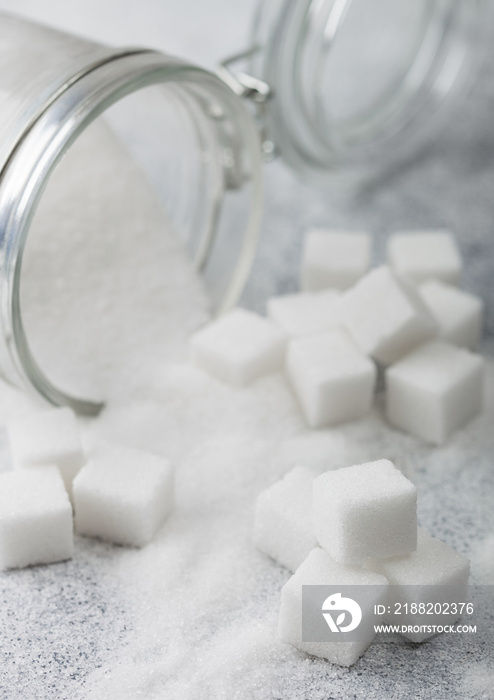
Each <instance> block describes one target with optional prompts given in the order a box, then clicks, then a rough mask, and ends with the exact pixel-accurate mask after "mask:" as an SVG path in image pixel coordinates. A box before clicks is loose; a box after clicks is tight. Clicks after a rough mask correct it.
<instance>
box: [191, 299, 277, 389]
mask: <svg viewBox="0 0 494 700" xmlns="http://www.w3.org/2000/svg"><path fill="white" fill-rule="evenodd" d="M285 346H286V336H285V334H284V333H283V332H282V331H281V330H280V329H279V328H277V327H276V326H275V325H274V324H273V323H271V322H270V321H268V320H266V319H264V318H261V316H258V315H257V314H255V313H252V312H251V311H246V310H245V309H234V310H233V311H230V312H229V313H227V314H225V315H224V316H222V317H221V318H219V319H218V320H216V321H213V323H210V324H209V325H208V326H206V327H205V328H203V329H201V330H199V331H198V332H197V333H195V334H194V335H193V336H192V338H191V340H190V351H191V359H192V361H193V362H194V363H195V364H196V365H197V366H198V367H201V369H203V370H205V371H206V372H208V373H209V374H211V375H213V376H214V377H216V378H217V379H220V380H222V381H224V382H227V383H229V384H232V385H233V386H245V385H246V384H249V383H250V382H252V381H254V380H255V379H258V378H259V377H261V376H263V375H265V374H270V373H271V372H277V371H280V370H281V369H282V366H283V360H284V355H285Z"/></svg>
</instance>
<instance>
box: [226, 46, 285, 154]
mask: <svg viewBox="0 0 494 700" xmlns="http://www.w3.org/2000/svg"><path fill="white" fill-rule="evenodd" d="M259 48H260V47H259V46H252V47H251V48H250V49H247V50H245V51H241V52H240V53H236V54H233V55H232V56H228V57H227V58H225V59H224V60H223V61H221V63H220V64H219V66H218V68H217V69H216V75H217V76H218V77H219V78H220V79H221V80H222V81H223V82H224V83H226V84H227V85H228V87H229V88H230V89H231V90H232V91H233V92H234V93H235V94H236V95H238V97H242V98H245V99H247V100H249V102H250V103H251V104H252V105H253V107H254V116H255V119H256V122H257V124H258V126H259V134H260V137H261V148H262V153H263V156H264V160H265V161H270V160H272V159H273V158H274V157H275V155H276V148H275V145H274V143H273V141H272V140H271V138H270V135H269V131H268V125H267V111H268V103H269V100H270V99H271V98H272V97H273V91H272V89H271V87H270V85H268V83H266V82H265V81H264V80H261V79H260V78H255V77H254V76H252V75H249V73H245V72H244V71H234V70H232V66H234V65H235V64H237V63H240V62H242V61H245V60H246V59H248V58H250V57H251V56H253V55H254V54H255V53H257V52H258V51H259Z"/></svg>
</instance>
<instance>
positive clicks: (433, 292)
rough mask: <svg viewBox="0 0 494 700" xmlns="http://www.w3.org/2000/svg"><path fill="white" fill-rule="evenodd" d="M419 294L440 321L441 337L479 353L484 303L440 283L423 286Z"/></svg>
mask: <svg viewBox="0 0 494 700" xmlns="http://www.w3.org/2000/svg"><path fill="white" fill-rule="evenodd" d="M419 292H420V296H421V297H422V300H423V302H424V304H425V305H426V306H427V308H428V309H429V311H430V312H431V314H432V316H433V317H434V319H435V320H436V323H437V325H438V329H439V333H438V335H439V337H440V338H442V339H443V340H446V341H447V342H449V343H453V344H454V345H459V346H460V347H464V348H469V349H470V350H476V349H477V347H478V345H479V342H480V335H481V331H482V312H483V302H482V300H481V299H480V298H479V297H476V296H474V295H473V294H469V293H468V292H464V291H463V290H461V289H458V288H457V287H452V286H451V285H449V284H444V283H443V282H437V281H436V280H430V281H429V282H424V283H423V284H421V285H420V287H419Z"/></svg>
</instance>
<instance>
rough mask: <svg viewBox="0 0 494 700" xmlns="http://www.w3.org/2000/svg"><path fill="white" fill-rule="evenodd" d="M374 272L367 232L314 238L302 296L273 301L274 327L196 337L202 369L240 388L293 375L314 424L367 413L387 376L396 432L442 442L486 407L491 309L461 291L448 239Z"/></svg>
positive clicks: (406, 237) (405, 248) (245, 319)
mask: <svg viewBox="0 0 494 700" xmlns="http://www.w3.org/2000/svg"><path fill="white" fill-rule="evenodd" d="M387 257H388V260H387V265H382V266H380V267H377V268H374V269H370V260H371V240H370V237H369V235H367V234H365V233H335V232H331V231H326V230H312V231H309V232H308V234H307V236H306V238H305V245H304V250H303V259H302V265H301V287H302V292H301V293H299V294H290V295H286V296H279V297H274V298H271V299H269V300H268V304H267V312H268V318H263V317H261V316H259V315H257V314H255V313H252V312H249V311H246V310H244V309H240V308H237V309H235V310H233V311H231V312H229V313H227V314H226V315H224V316H223V317H221V318H220V319H218V320H215V321H213V323H211V324H209V325H208V326H206V327H205V328H203V329H201V330H200V331H198V332H197V333H195V334H194V335H193V337H192V338H191V343H190V346H191V358H192V361H193V362H194V363H195V364H197V365H198V366H199V367H201V368H202V369H204V370H205V371H207V372H209V373H210V374H212V375H213V376H215V377H217V378H218V379H220V380H222V381H225V382H228V383H230V384H232V385H234V386H244V385H246V384H248V383H249V382H251V381H254V380H255V379H257V378H258V377H260V376H262V375H265V374H269V373H271V372H276V371H280V370H284V371H285V373H286V376H287V379H288V381H289V383H290V385H291V387H292V389H293V392H294V394H295V396H296V398H297V400H298V402H299V404H300V407H301V410H302V412H303V414H304V416H305V419H306V421H307V423H308V425H309V426H310V427H311V428H323V427H326V426H329V425H333V424H337V423H341V422H344V421H348V420H353V419H356V418H359V417H361V416H363V415H364V414H365V413H367V411H369V409H370V407H371V405H372V403H373V400H374V395H375V393H376V383H377V377H378V373H379V371H382V372H383V373H384V385H385V400H386V416H387V419H388V420H389V422H390V423H391V424H392V425H394V426H395V427H397V428H399V429H402V430H404V431H406V432H409V433H411V434H413V435H415V436H417V437H419V438H422V439H423V440H425V441H426V442H429V443H432V444H437V445H439V444H442V443H444V442H445V441H446V440H447V438H448V437H449V436H450V435H451V434H452V433H453V432H454V431H455V430H457V429H459V428H461V427H463V426H464V425H465V424H466V423H467V422H468V421H469V420H470V419H471V418H473V417H474V416H475V415H476V414H477V413H478V412H479V411H480V410H481V408H482V404H483V395H482V394H483V372H484V361H483V358H482V357H481V356H480V355H478V354H476V353H475V352H474V351H475V350H476V349H477V347H478V343H479V340H480V335H481V326H482V312H483V305H482V301H481V300H480V299H479V298H478V297H476V296H474V295H473V294H470V293H468V292H466V291H463V290H461V289H459V287H458V286H457V285H458V283H459V281H460V276H461V267H462V262H461V258H460V255H459V252H458V249H457V246H456V243H455V240H454V238H453V236H452V235H451V234H450V233H448V232H446V231H426V232H412V233H400V234H396V235H394V236H392V237H391V238H390V239H389V243H388V253H387Z"/></svg>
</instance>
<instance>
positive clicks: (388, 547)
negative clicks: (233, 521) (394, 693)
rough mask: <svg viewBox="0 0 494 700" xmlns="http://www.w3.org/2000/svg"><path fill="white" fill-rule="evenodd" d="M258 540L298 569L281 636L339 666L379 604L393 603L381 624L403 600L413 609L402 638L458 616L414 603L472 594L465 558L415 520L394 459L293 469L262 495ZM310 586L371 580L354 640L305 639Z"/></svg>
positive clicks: (410, 491)
mask: <svg viewBox="0 0 494 700" xmlns="http://www.w3.org/2000/svg"><path fill="white" fill-rule="evenodd" d="M254 542H255V544H256V546H257V548H258V549H259V550H260V551H262V552H263V553H265V554H267V555H269V556H270V557H271V558H272V559H274V560H275V561H276V562H277V563H278V564H280V565H282V566H284V567H286V568H287V569H289V570H290V571H292V572H295V573H294V574H293V575H292V577H291V578H290V579H289V581H288V582H287V583H286V584H285V585H284V587H283V589H282V592H281V607H280V613H279V624H278V634H279V637H280V638H281V640H283V641H284V642H287V643H289V644H291V645H293V646H295V647H296V648H298V649H299V650H301V651H303V652H307V653H309V654H312V655H314V656H319V657H322V658H325V659H328V660H329V661H331V662H333V663H335V664H338V665H341V666H351V665H352V664H354V663H355V662H356V661H357V660H358V659H359V657H360V656H361V655H362V654H363V653H364V652H365V650H366V649H367V648H368V647H369V645H370V644H371V643H372V641H373V639H374V637H375V630H374V625H375V624H376V620H375V617H374V616H373V610H374V606H376V605H381V606H384V608H385V609H386V613H385V614H384V616H383V618H382V619H380V622H381V623H383V624H386V622H388V623H391V622H394V623H395V624H396V619H397V618H396V617H394V619H392V615H393V612H391V613H390V611H394V610H395V609H396V606H397V605H400V606H401V607H400V610H402V611H406V612H404V613H403V614H401V615H400V618H399V619H400V625H404V626H405V627H406V628H409V630H408V631H406V632H404V636H406V637H408V638H409V639H410V640H412V641H414V642H421V641H423V640H424V639H426V638H428V637H429V636H431V635H432V634H434V632H433V631H431V629H432V628H433V627H434V626H439V625H444V624H452V623H453V622H455V621H456V620H457V619H458V618H459V614H456V615H444V614H441V612H437V613H434V614H424V615H420V616H417V615H416V614H412V608H411V604H412V603H415V604H417V605H419V604H420V603H423V604H426V605H430V604H432V605H433V604H435V603H441V604H448V603H452V602H456V603H461V602H465V600H466V594H467V582H468V576H469V571H470V565H469V561H468V559H466V558H465V557H463V556H462V555H460V554H459V553H457V552H456V551H455V550H454V549H452V548H451V547H449V546H448V545H447V544H445V543H443V542H441V541H440V540H437V539H435V538H434V537H431V536H430V535H429V534H428V533H427V532H426V531H425V530H423V529H422V528H418V527H417V491H416V488H415V486H414V485H413V484H412V483H411V482H410V481H409V480H408V479H407V478H406V477H405V476H404V475H403V474H402V473H401V472H400V471H399V470H398V469H397V468H396V467H395V466H394V465H393V463H392V462H390V461H389V460H385V459H382V460H379V461H376V462H369V463H366V464H359V465H355V466H351V467H345V468H342V469H337V470H335V471H328V472H325V473H323V474H321V475H317V474H316V473H315V472H313V471H311V470H309V469H306V468H304V467H296V468H295V469H293V470H292V471H290V472H289V473H288V474H286V475H285V477H284V478H283V479H282V480H281V481H279V482H277V483H275V484H273V485H272V486H271V487H270V488H268V489H266V490H265V491H263V492H262V493H261V494H260V495H259V497H258V499H257V503H256V511H255V521H254ZM303 586H341V587H342V588H343V590H344V587H345V586H366V587H368V588H366V589H365V590H366V592H367V593H366V595H365V605H364V607H363V609H362V621H361V623H360V625H359V627H358V628H357V630H356V632H355V633H354V634H355V635H356V636H354V637H353V638H352V641H346V639H345V638H344V633H342V639H341V642H340V641H334V642H333V641H325V642H320V641H319V642H318V641H305V640H303V639H302V610H303V607H302V587H303ZM360 602H361V601H360ZM459 609H460V608H459V607H458V610H459ZM441 610H444V608H443V607H441V606H439V611H441ZM321 614H322V611H321Z"/></svg>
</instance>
